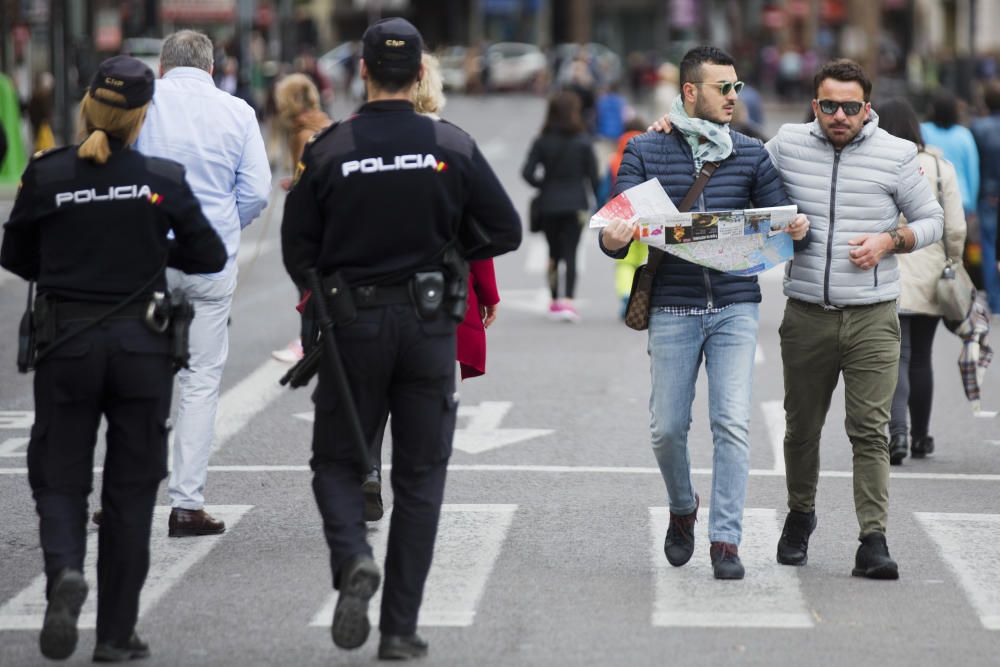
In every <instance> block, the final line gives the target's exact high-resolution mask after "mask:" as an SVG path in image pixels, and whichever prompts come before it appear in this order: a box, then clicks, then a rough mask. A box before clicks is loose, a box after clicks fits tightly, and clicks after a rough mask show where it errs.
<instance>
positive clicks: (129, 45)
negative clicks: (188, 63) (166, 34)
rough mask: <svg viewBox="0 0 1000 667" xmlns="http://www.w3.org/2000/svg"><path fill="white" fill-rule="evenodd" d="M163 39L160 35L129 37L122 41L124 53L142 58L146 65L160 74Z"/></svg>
mask: <svg viewBox="0 0 1000 667" xmlns="http://www.w3.org/2000/svg"><path fill="white" fill-rule="evenodd" d="M162 46H163V40H162V39H160V38H158V37H129V38H128V39H126V40H125V41H124V42H122V55H126V56H132V57H133V58H136V59H138V60H141V61H142V62H143V64H144V65H146V67H148V68H149V69H151V70H153V74H154V75H155V76H160V48H161V47H162Z"/></svg>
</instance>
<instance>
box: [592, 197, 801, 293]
mask: <svg viewBox="0 0 1000 667" xmlns="http://www.w3.org/2000/svg"><path fill="white" fill-rule="evenodd" d="M796 212H797V208H796V207H795V206H776V207H772V208H756V209H744V210H737V211H697V212H691V213H679V212H678V211H677V207H676V206H674V204H673V202H672V201H671V200H670V197H668V196H667V193H666V192H664V191H663V188H662V187H661V186H660V183H659V181H657V180H656V179H655V178H651V179H649V180H648V181H646V182H645V183H640V184H639V185H636V186H633V187H631V188H629V189H628V190H625V191H624V192H622V193H621V194H619V195H618V196H617V197H615V198H614V199H612V200H611V201H609V202H608V203H607V204H605V205H604V207H602V208H601V210H599V211H598V212H597V213H595V214H594V215H593V217H591V219H590V226H591V227H592V228H599V227H605V226H607V225H608V224H609V223H610V222H611V221H612V220H625V221H627V222H630V223H633V224H634V226H635V231H634V240H636V241H639V242H641V243H646V244H649V245H651V246H655V247H657V248H660V249H661V250H665V251H666V252H668V253H670V254H671V255H675V256H677V257H680V258H682V259H685V260H687V261H689V262H693V263H695V264H698V265H700V266H705V267H708V268H710V269H715V270H716V271H723V272H725V273H731V274H734V275H740V276H752V275H756V274H758V273H761V272H762V271H767V270H768V269H771V268H774V267H775V266H779V265H780V264H782V263H784V262H786V261H788V260H789V259H791V258H792V252H793V247H792V238H791V237H790V236H789V235H788V234H787V233H785V232H784V231H783V230H784V229H785V227H787V225H788V223H789V222H791V221H792V219H793V218H794V217H795V214H796Z"/></svg>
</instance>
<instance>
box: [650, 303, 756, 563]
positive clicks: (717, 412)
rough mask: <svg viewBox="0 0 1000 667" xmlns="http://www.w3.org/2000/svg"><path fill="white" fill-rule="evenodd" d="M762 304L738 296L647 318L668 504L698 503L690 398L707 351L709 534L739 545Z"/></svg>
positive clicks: (683, 507) (654, 417)
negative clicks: (715, 306) (697, 310)
mask: <svg viewBox="0 0 1000 667" xmlns="http://www.w3.org/2000/svg"><path fill="white" fill-rule="evenodd" d="M759 315H760V313H759V307H758V304H756V303H737V304H733V305H731V306H729V307H728V308H725V309H723V310H722V311H721V312H718V313H711V314H707V315H672V314H670V313H668V312H665V311H664V310H655V309H654V311H653V313H652V314H651V316H650V318H649V347H648V352H649V356H650V360H651V364H650V372H651V374H652V379H653V393H652V395H651V396H650V399H649V411H650V431H651V433H652V441H653V454H655V455H656V462H657V463H658V464H659V466H660V473H661V474H662V475H663V481H664V483H665V484H666V486H667V495H668V499H669V502H670V510H671V511H672V512H674V513H675V514H690V513H691V512H693V511H694V509H695V496H694V488H693V485H692V482H691V459H690V457H689V456H688V443H687V440H688V430H689V429H690V427H691V404H692V403H693V402H694V393H695V382H696V381H697V379H698V369H699V368H700V367H701V360H702V356H704V358H705V368H706V370H707V372H708V406H709V421H710V422H711V426H712V440H713V442H714V449H713V456H712V499H711V510H710V511H709V516H708V537H709V540H710V541H712V542H729V543H730V544H739V543H740V538H741V536H742V534H743V529H742V526H743V504H744V502H745V501H746V492H747V477H748V476H749V472H750V392H751V383H752V381H753V360H754V352H755V350H756V347H757V324H758V319H759Z"/></svg>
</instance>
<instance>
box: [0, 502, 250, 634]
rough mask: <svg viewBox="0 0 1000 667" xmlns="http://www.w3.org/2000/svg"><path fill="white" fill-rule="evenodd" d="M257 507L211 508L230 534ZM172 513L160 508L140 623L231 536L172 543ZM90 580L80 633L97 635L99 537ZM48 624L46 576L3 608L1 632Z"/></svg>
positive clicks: (88, 565)
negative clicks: (169, 521) (93, 631)
mask: <svg viewBox="0 0 1000 667" xmlns="http://www.w3.org/2000/svg"><path fill="white" fill-rule="evenodd" d="M252 508H253V505H212V506H211V507H206V509H208V510H210V511H211V513H212V516H214V517H216V518H217V519H222V520H223V521H225V522H226V530H227V531H232V529H233V528H234V527H235V526H236V524H237V523H239V521H240V519H241V518H243V515H244V514H246V512H247V511H248V510H250V509H252ZM168 516H170V508H169V507H157V508H156V510H155V511H154V513H153V536H152V538H151V539H150V544H149V551H150V558H151V561H150V565H149V575H148V576H147V577H146V585H145V586H143V589H142V596H141V597H140V606H139V618H142V616H143V615H144V614H145V613H146V612H147V611H149V610H150V609H152V608H153V606H154V605H156V603H157V602H158V601H159V600H160V598H161V597H163V596H164V595H165V594H166V593H167V591H169V590H170V589H171V588H172V587H173V586H174V584H176V583H177V582H178V581H180V579H181V578H182V577H183V576H184V573H185V572H187V571H188V570H189V569H191V568H192V567H194V566H195V565H196V564H197V563H198V561H200V560H201V559H202V558H204V557H205V555H206V554H208V552H209V551H211V550H212V549H213V548H214V547H215V546H216V545H217V544H218V543H219V540H222V539H224V538H225V534H222V535H212V536H206V537H199V538H197V539H179V538H169V537H167V517H168ZM84 576H85V577H86V579H87V583H88V584H89V585H90V594H89V595H88V596H87V602H86V604H84V606H83V611H82V612H81V613H80V621H79V623H78V627H79V628H81V629H92V628H94V627H96V626H97V532H96V531H91V533H90V534H89V535H88V536H87V557H86V559H85V561H84ZM44 618H45V575H39V576H37V577H35V579H34V580H33V581H32V582H31V583H30V584H29V585H28V587H27V588H25V589H24V590H22V591H21V592H20V593H18V594H17V595H15V596H14V597H13V598H11V599H10V600H8V601H7V603H6V604H4V605H3V607H0V630H39V629H41V627H42V620H43V619H44Z"/></svg>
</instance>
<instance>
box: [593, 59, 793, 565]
mask: <svg viewBox="0 0 1000 667" xmlns="http://www.w3.org/2000/svg"><path fill="white" fill-rule="evenodd" d="M680 70H681V95H678V97H677V99H676V100H675V103H674V107H673V109H672V110H671V113H670V120H671V122H672V124H673V127H674V128H675V129H676V130H677V131H675V132H672V133H670V134H657V133H646V134H642V135H639V136H637V137H635V138H634V139H632V140H631V141H630V142H629V145H628V147H627V148H626V149H625V156H624V158H623V160H622V164H621V167H620V168H619V170H618V179H617V181H616V183H615V190H614V193H613V194H615V195H617V194H618V193H620V192H622V191H624V190H626V189H628V188H630V187H632V186H634V185H638V184H640V183H643V182H645V181H647V180H649V179H650V178H657V179H658V180H659V182H660V185H662V186H663V189H664V190H665V191H666V192H667V194H668V195H669V196H670V198H671V199H672V200H673V202H674V203H675V204H679V203H680V202H681V200H683V199H684V196H685V195H686V194H687V192H688V190H689V189H690V188H691V186H692V185H693V184H694V182H695V178H696V176H697V174H698V172H699V171H700V170H701V167H702V164H704V163H705V162H716V163H718V165H719V166H718V169H717V170H716V171H715V173H714V175H713V176H712V178H711V179H710V180H709V181H708V184H707V185H706V186H705V190H704V192H703V193H702V195H701V196H700V197H699V198H698V201H697V203H696V205H695V206H694V207H693V209H692V210H701V211H722V210H733V209H744V208H750V207H752V206H753V207H764V206H783V205H787V204H790V203H791V202H790V201H789V199H788V197H787V196H786V195H785V191H784V188H783V186H782V183H781V178H780V177H779V175H778V172H777V171H776V170H775V168H774V166H773V165H772V163H771V159H770V157H769V156H768V153H767V150H766V149H765V148H764V145H763V144H762V143H761V142H760V141H758V140H756V139H751V138H750V137H747V136H745V135H742V134H740V133H738V132H734V131H732V130H731V129H729V122H730V121H731V120H732V117H733V108H734V106H735V104H736V99H737V95H738V94H739V91H740V89H741V88H742V87H743V84H742V82H739V81H737V80H736V69H735V67H734V62H733V59H732V58H731V57H730V56H729V55H728V54H726V53H724V52H723V51H720V50H719V49H716V48H713V47H707V46H702V47H697V48H695V49H692V50H691V51H689V52H688V53H687V54H686V55H685V56H684V59H683V60H682V61H681V65H680ZM808 227H809V223H808V221H807V220H806V218H805V216H802V215H799V216H797V217H796V218H795V220H794V221H793V222H792V223H791V224H790V225H789V227H788V229H787V231H788V232H789V234H790V235H791V236H792V238H793V239H794V240H795V245H796V250H800V249H802V248H804V247H805V245H806V244H808V238H807V234H808ZM632 232H633V225H631V224H629V223H628V222H625V221H623V220H618V221H614V222H613V223H612V224H611V225H609V226H608V227H606V228H604V229H603V230H602V232H601V235H600V237H599V243H600V246H601V249H602V250H603V251H604V252H605V254H607V255H609V256H610V257H614V258H616V259H617V258H621V257H624V256H625V254H626V253H627V252H628V246H629V244H630V243H631V240H632ZM759 303H760V288H759V286H758V285H757V278H756V277H752V276H751V277H744V276H734V275H729V274H726V273H720V272H718V271H714V270H711V269H707V268H703V267H701V266H698V265H696V264H692V263H690V262H687V261H685V260H683V259H680V258H678V257H674V256H672V255H669V254H668V255H667V256H666V257H665V258H664V259H663V262H662V263H661V264H660V266H659V268H658V269H657V271H656V276H655V278H654V281H653V290H652V295H651V306H652V312H651V313H650V319H649V345H648V351H649V356H650V359H651V369H652V381H653V391H652V396H651V398H650V412H651V431H652V444H653V453H654V454H655V455H656V460H657V463H658V464H659V466H660V471H661V473H662V475H663V481H664V483H665V484H666V487H667V494H668V496H669V503H670V523H669V525H668V527H667V537H666V541H665V543H664V551H665V553H666V556H667V560H668V561H669V562H670V564H671V565H674V566H680V565H684V564H685V563H687V562H688V560H689V559H690V558H691V554H692V553H693V552H694V534H693V532H692V531H693V528H694V522H695V520H696V517H697V512H698V502H699V501H698V496H697V495H696V494H695V493H694V490H693V488H692V483H691V464H690V459H689V457H688V449H687V435H688V429H689V427H690V424H691V404H692V403H693V401H694V390H695V382H696V380H697V377H698V369H699V366H700V365H701V359H702V356H704V357H705V366H706V369H707V371H708V385H709V418H710V421H711V425H712V434H713V440H714V447H715V455H714V458H713V461H714V464H715V465H714V470H713V480H712V502H711V511H710V513H709V521H708V535H709V540H710V541H711V547H710V550H709V553H710V556H711V560H712V568H713V572H714V575H715V577H716V578H717V579H742V578H743V574H744V569H743V565H742V563H741V562H740V559H739V553H738V546H739V543H740V538H741V536H742V524H743V505H744V501H745V499H746V487H747V477H748V475H749V467H750V438H749V431H750V406H751V402H750V387H751V382H752V379H753V360H754V352H755V349H756V347H757V324H758V308H759V306H758V304H759Z"/></svg>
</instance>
